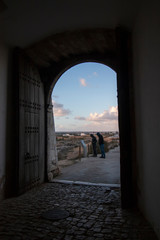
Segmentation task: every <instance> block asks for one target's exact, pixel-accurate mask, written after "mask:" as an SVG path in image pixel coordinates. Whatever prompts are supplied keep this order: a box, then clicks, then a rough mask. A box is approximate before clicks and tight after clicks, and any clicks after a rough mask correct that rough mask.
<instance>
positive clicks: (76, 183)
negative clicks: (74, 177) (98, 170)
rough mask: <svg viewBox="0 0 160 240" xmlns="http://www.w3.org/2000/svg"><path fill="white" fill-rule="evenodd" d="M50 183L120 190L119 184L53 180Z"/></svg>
mask: <svg viewBox="0 0 160 240" xmlns="http://www.w3.org/2000/svg"><path fill="white" fill-rule="evenodd" d="M50 183H63V184H73V185H87V186H98V187H108V188H109V187H111V188H114V187H115V188H120V184H112V183H91V182H83V181H69V180H58V179H55V180H54V179H53V180H52V181H51V182H50Z"/></svg>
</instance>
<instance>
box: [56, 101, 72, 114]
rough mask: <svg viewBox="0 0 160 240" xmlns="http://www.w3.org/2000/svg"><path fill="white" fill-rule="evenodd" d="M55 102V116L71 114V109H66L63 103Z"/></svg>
mask: <svg viewBox="0 0 160 240" xmlns="http://www.w3.org/2000/svg"><path fill="white" fill-rule="evenodd" d="M52 103H53V113H54V116H55V117H64V116H67V115H69V114H71V111H70V110H69V109H65V108H64V106H63V104H61V103H57V102H55V101H52Z"/></svg>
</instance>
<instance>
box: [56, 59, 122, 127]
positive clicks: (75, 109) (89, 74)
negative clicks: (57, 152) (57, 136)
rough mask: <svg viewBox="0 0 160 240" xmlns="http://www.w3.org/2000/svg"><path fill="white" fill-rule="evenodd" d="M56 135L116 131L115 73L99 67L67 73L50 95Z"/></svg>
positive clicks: (86, 65) (89, 64)
mask: <svg viewBox="0 0 160 240" xmlns="http://www.w3.org/2000/svg"><path fill="white" fill-rule="evenodd" d="M52 101H53V112H54V120H55V130H56V131H117V130H118V111H117V82H116V73H115V72H114V71H113V70H112V69H111V68H109V67H108V66H106V65H104V64H100V63H92V62H87V63H81V64H78V65H75V66H74V67H72V68H70V69H69V70H67V71H66V72H65V73H64V74H63V75H62V76H61V77H60V78H59V80H58V81H57V83H56V85H55V87H54V89H53V92H52Z"/></svg>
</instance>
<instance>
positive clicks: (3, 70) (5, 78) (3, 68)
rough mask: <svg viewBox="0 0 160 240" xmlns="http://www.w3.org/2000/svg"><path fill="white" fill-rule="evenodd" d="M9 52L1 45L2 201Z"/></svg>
mask: <svg viewBox="0 0 160 240" xmlns="http://www.w3.org/2000/svg"><path fill="white" fill-rule="evenodd" d="M7 67H8V50H7V48H6V47H5V46H4V45H2V44H1V43H0V199H1V198H2V197H3V196H2V195H3V187H4V183H5V160H6V119H7V82H8V75H7Z"/></svg>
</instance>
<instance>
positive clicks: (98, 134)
mask: <svg viewBox="0 0 160 240" xmlns="http://www.w3.org/2000/svg"><path fill="white" fill-rule="evenodd" d="M97 136H98V138H99V146H100V150H101V157H100V158H105V151H104V139H103V136H102V135H101V134H100V133H99V132H98V133H97Z"/></svg>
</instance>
